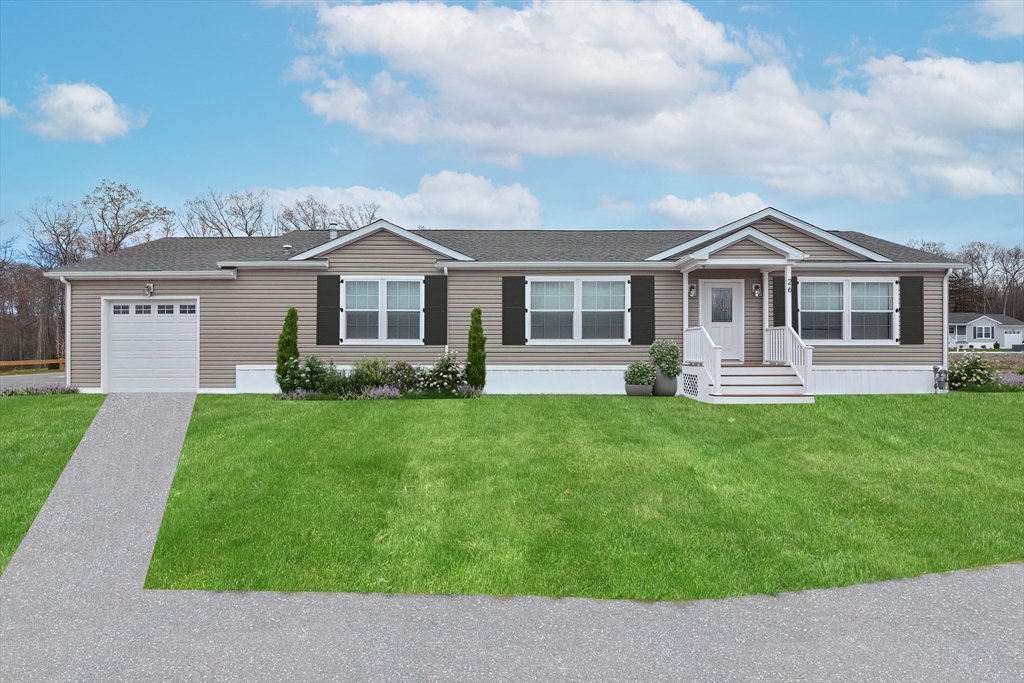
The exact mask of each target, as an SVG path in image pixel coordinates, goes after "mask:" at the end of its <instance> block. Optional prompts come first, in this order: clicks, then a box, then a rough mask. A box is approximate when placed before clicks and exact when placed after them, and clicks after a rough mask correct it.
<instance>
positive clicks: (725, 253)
mask: <svg viewBox="0 0 1024 683" xmlns="http://www.w3.org/2000/svg"><path fill="white" fill-rule="evenodd" d="M711 258H712V259H772V260H776V259H779V258H782V256H781V255H780V254H779V253H777V252H775V251H772V250H771V249H769V248H768V247H766V246H764V245H763V244H758V243H757V242H755V241H754V240H751V239H742V240H740V241H739V242H736V243H735V244H730V245H729V246H728V247H726V248H725V249H720V250H718V251H716V252H714V253H712V254H711Z"/></svg>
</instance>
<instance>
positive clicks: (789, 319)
mask: <svg viewBox="0 0 1024 683" xmlns="http://www.w3.org/2000/svg"><path fill="white" fill-rule="evenodd" d="M792 280H793V266H791V265H789V264H788V263H787V264H786V285H785V287H783V291H782V296H784V297H786V327H793V295H792V294H790V292H789V288H790V287H792V286H793V285H792ZM776 296H778V294H777V293H776Z"/></svg>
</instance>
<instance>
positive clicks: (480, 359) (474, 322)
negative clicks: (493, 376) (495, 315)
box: [466, 308, 487, 391]
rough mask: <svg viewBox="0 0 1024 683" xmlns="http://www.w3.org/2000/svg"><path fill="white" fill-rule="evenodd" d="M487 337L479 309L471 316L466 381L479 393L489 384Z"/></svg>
mask: <svg viewBox="0 0 1024 683" xmlns="http://www.w3.org/2000/svg"><path fill="white" fill-rule="evenodd" d="M486 344H487V337H485V336H484V325H483V322H482V321H481V312H480V309H479V308H474V309H473V312H472V313H471V314H470V316H469V344H468V346H467V348H466V381H467V382H468V383H469V385H470V386H471V387H473V388H474V389H476V390H477V391H481V390H482V389H483V388H484V384H486V383H487V349H486V348H485V347H486Z"/></svg>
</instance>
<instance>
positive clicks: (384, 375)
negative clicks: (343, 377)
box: [349, 358, 392, 393]
mask: <svg viewBox="0 0 1024 683" xmlns="http://www.w3.org/2000/svg"><path fill="white" fill-rule="evenodd" d="M349 377H350V378H351V388H352V391H355V392H357V393H358V392H361V391H362V390H363V389H364V388H366V387H383V386H387V385H389V384H391V379H392V377H391V368H390V367H389V366H388V361H387V359H386V358H360V359H359V360H357V361H356V362H355V364H354V365H353V366H352V372H351V373H350V374H349Z"/></svg>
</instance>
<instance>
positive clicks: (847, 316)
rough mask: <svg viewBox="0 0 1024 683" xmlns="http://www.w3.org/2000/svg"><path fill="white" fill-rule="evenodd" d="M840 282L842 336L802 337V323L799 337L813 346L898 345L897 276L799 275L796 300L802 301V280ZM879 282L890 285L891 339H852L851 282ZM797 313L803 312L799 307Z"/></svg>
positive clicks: (898, 303)
mask: <svg viewBox="0 0 1024 683" xmlns="http://www.w3.org/2000/svg"><path fill="white" fill-rule="evenodd" d="M805 281H806V282H841V283H843V338H842V339H804V337H803V325H801V326H800V330H801V332H800V338H801V339H804V341H805V342H807V343H808V344H811V345H813V346H899V345H900V343H899V342H898V341H896V340H897V339H898V338H899V333H900V287H899V284H898V282H899V278H898V277H817V276H815V277H809V276H804V277H799V278H798V279H797V283H796V284H797V301H799V302H802V301H803V285H804V282H805ZM860 282H881V283H885V284H891V285H892V297H893V302H892V306H893V313H892V333H893V338H892V339H854V338H853V287H851V286H850V285H852V284H853V283H860ZM799 313H801V314H802V313H804V309H803V308H800V309H799Z"/></svg>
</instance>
